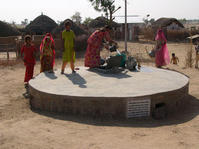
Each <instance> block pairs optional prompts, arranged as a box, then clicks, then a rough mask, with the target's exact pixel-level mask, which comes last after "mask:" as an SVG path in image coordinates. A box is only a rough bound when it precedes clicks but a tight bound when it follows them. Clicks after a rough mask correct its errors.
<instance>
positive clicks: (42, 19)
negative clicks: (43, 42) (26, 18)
mask: <svg viewBox="0 0 199 149" xmlns="http://www.w3.org/2000/svg"><path fill="white" fill-rule="evenodd" d="M56 27H57V23H56V22H55V21H54V20H52V19H51V18H49V17H48V16H46V15H43V14H42V15H40V16H38V17H37V18H35V19H34V20H33V21H32V22H31V23H30V24H29V25H27V26H26V28H25V29H26V31H27V32H31V33H36V34H37V35H42V34H44V33H46V32H51V31H52V30H53V29H54V28H56Z"/></svg>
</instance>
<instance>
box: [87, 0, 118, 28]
mask: <svg viewBox="0 0 199 149" xmlns="http://www.w3.org/2000/svg"><path fill="white" fill-rule="evenodd" d="M89 1H90V2H91V3H92V5H93V6H94V9H95V10H97V11H99V12H101V11H102V12H104V13H105V15H106V16H107V18H108V16H109V24H110V25H111V24H112V21H113V14H114V13H115V12H116V11H117V10H118V9H120V8H121V7H117V8H116V6H115V5H114V3H115V0H89Z"/></svg>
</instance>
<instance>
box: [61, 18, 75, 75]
mask: <svg viewBox="0 0 199 149" xmlns="http://www.w3.org/2000/svg"><path fill="white" fill-rule="evenodd" d="M74 40H75V34H74V32H73V31H72V30H71V23H70V22H69V21H67V22H66V23H65V30H64V31H63V32H62V41H63V47H64V52H63V64H62V69H61V74H64V69H65V67H66V65H67V63H68V62H70V67H71V70H72V73H75V66H74V62H75V50H74Z"/></svg>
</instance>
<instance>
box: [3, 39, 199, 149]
mask: <svg viewBox="0 0 199 149" xmlns="http://www.w3.org/2000/svg"><path fill="white" fill-rule="evenodd" d="M123 45H124V43H122V42H120V49H122V48H123ZM146 46H147V48H148V49H151V48H152V45H151V44H144V43H142V44H141V43H129V44H128V47H129V51H130V53H133V54H136V53H142V54H139V55H141V56H142V59H144V62H143V63H142V65H153V66H154V64H153V63H152V61H151V59H150V58H149V57H148V56H147V54H146V52H145V47H146ZM168 48H169V51H170V53H172V52H175V53H176V55H177V56H178V57H179V59H180V63H179V65H178V66H174V65H171V64H170V65H169V66H167V67H168V68H169V69H174V70H177V71H180V72H182V73H184V74H186V75H187V76H189V77H190V90H189V93H190V95H189V96H188V97H187V100H188V104H187V105H186V106H185V107H184V108H183V109H180V110H179V111H178V112H176V113H174V114H173V115H170V116H169V117H167V118H166V119H164V120H154V119H152V118H144V119H131V120H112V119H92V118H87V117H81V116H72V115H65V116H64V115H58V114H52V113H47V112H39V111H32V110H31V109H30V106H29V100H28V99H25V98H24V97H23V93H24V92H25V89H24V86H23V79H24V71H25V69H24V66H23V63H22V62H17V63H18V64H17V65H11V66H2V65H1V66H0V149H129V148H134V149H168V148H169V149H198V148H199V141H198V140H199V79H198V76H199V70H198V69H195V68H186V69H185V68H184V66H185V56H186V51H187V50H188V49H189V48H190V45H189V44H182V43H181V44H177V43H170V44H168ZM81 54H82V53H81ZM81 54H79V55H78V57H79V58H78V59H77V61H76V65H77V66H81V65H83V58H81V57H82V56H81ZM106 55H109V53H108V52H106V51H103V52H102V57H105V56H106ZM193 57H195V53H194V56H193ZM60 67H61V60H56V66H55V69H59V68H60ZM39 69H40V65H39V62H37V65H36V67H35V75H36V74H38V73H39ZM160 83H161V82H160Z"/></svg>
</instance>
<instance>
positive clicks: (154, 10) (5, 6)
mask: <svg viewBox="0 0 199 149" xmlns="http://www.w3.org/2000/svg"><path fill="white" fill-rule="evenodd" d="M1 1H2V2H1V5H0V20H2V21H4V20H5V21H7V22H12V21H15V22H17V23H20V22H21V21H22V20H24V19H25V18H27V19H28V20H29V21H30V20H33V19H34V18H36V17H37V16H39V15H40V14H41V12H43V13H44V14H45V15H47V16H49V17H51V18H52V19H53V20H55V21H56V22H57V20H59V21H63V20H65V19H67V18H70V17H71V16H72V15H73V14H75V12H77V11H78V12H80V13H81V16H82V18H83V20H84V19H85V17H91V18H96V17H98V16H100V15H101V14H102V13H99V12H96V11H95V10H94V8H93V7H92V6H91V3H90V2H89V1H88V0H54V1H53V0H1ZM115 1H116V2H115V4H116V6H121V7H122V8H121V9H120V10H118V12H117V13H115V15H116V16H118V15H124V0H115ZM127 1H128V15H139V16H140V17H138V18H129V19H128V21H129V22H138V21H142V19H143V18H144V17H146V15H147V14H150V18H155V19H158V18H160V17H175V18H178V19H181V18H186V19H199V13H198V10H199V0H127ZM117 20H118V21H122V19H121V18H117Z"/></svg>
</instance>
